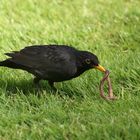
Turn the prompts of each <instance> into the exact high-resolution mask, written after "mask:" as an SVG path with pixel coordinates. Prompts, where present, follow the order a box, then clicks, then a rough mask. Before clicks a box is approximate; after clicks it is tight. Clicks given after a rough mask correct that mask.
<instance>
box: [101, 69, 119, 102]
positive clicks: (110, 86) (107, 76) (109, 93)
mask: <svg viewBox="0 0 140 140" xmlns="http://www.w3.org/2000/svg"><path fill="white" fill-rule="evenodd" d="M109 74H110V72H109V70H106V71H105V75H104V77H103V78H102V79H101V81H100V95H101V97H103V98H104V99H107V100H114V99H116V97H115V96H114V95H113V90H112V85H111V80H110V78H109ZM105 80H107V84H108V96H105V95H104V90H103V87H104V82H105Z"/></svg>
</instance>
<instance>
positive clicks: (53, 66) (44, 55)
mask: <svg viewBox="0 0 140 140" xmlns="http://www.w3.org/2000/svg"><path fill="white" fill-rule="evenodd" d="M6 55H7V56H9V57H10V58H8V59H6V60H4V61H1V62H0V66H4V67H9V68H14V69H22V70H25V71H27V72H29V73H32V74H33V75H34V76H35V79H34V82H35V83H36V84H38V83H39V81H40V80H48V82H49V84H50V86H51V87H54V86H53V83H54V82H61V81H65V80H70V79H72V78H75V77H77V76H79V75H80V74H82V73H83V72H85V71H86V70H89V69H91V68H97V69H99V70H101V71H105V69H104V68H103V67H101V66H100V65H99V61H98V58H97V56H96V55H94V54H93V53H90V52H87V51H80V50H77V49H75V48H73V47H70V46H65V45H35V46H28V47H25V48H24V49H22V50H20V51H13V52H11V53H6Z"/></svg>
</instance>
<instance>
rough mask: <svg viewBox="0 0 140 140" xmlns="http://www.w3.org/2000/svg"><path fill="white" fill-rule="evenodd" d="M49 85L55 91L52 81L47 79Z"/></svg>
mask: <svg viewBox="0 0 140 140" xmlns="http://www.w3.org/2000/svg"><path fill="white" fill-rule="evenodd" d="M48 83H49V85H50V86H51V88H52V89H53V90H54V91H57V89H56V88H55V86H54V82H53V81H48Z"/></svg>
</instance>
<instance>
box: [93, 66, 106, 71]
mask: <svg viewBox="0 0 140 140" xmlns="http://www.w3.org/2000/svg"><path fill="white" fill-rule="evenodd" d="M95 69H98V70H100V71H102V72H105V71H106V69H105V68H104V67H102V66H101V65H98V66H95Z"/></svg>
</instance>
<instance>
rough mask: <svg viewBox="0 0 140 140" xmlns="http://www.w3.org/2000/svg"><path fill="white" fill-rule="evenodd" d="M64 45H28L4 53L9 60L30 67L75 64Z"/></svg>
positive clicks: (50, 67) (53, 66)
mask: <svg viewBox="0 0 140 140" xmlns="http://www.w3.org/2000/svg"><path fill="white" fill-rule="evenodd" d="M68 51H69V50H67V49H65V48H64V47H57V46H51V47H48V46H29V47H25V48H24V49H22V50H21V51H19V52H12V53H6V55H8V56H10V57H11V59H10V61H12V62H14V63H16V64H19V65H23V66H25V67H29V68H32V69H41V70H43V69H47V68H48V70H49V69H50V70H55V69H62V67H63V66H67V67H69V68H70V67H71V66H73V65H76V64H75V61H74V60H75V57H74V55H72V53H71V54H70V53H69V52H68ZM65 68H66V67H65Z"/></svg>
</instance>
